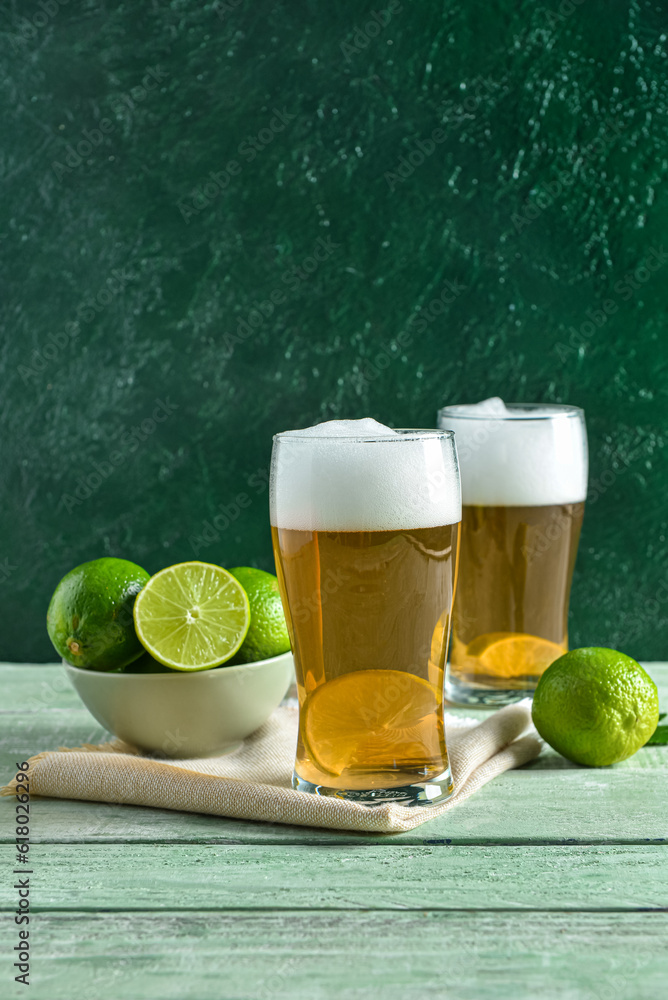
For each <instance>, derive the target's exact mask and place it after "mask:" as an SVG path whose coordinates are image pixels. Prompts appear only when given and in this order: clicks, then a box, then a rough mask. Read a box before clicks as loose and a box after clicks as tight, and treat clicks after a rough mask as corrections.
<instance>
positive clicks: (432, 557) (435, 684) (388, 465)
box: [271, 420, 461, 805]
mask: <svg viewBox="0 0 668 1000" xmlns="http://www.w3.org/2000/svg"><path fill="white" fill-rule="evenodd" d="M460 519H461V497H460V487H459V472H458V468H457V455H456V451H455V447H454V440H453V435H452V434H451V433H449V432H447V431H425V430H401V431H395V430H391V429H390V428H389V427H385V426H384V425H382V424H378V423H377V422H376V421H375V420H350V421H329V422H327V423H324V424H320V425H317V426H316V427H311V428H307V429H306V430H302V431H287V432H286V433H283V434H277V435H276V437H275V438H274V449H273V454H272V466H271V525H272V529H271V530H272V537H273V545H274V555H275V558H276V568H277V573H278V581H279V586H280V590H281V597H282V599H283V608H284V610H285V616H286V619H287V623H288V629H289V632H290V638H291V641H292V649H293V653H294V659H295V670H296V675H297V688H298V694H299V736H298V743H297V752H296V760H295V767H294V775H293V782H292V783H293V787H294V788H296V789H298V790H300V791H304V792H313V793H315V794H318V795H331V796H336V797H338V798H342V799H353V800H355V801H357V802H361V803H364V804H367V805H376V804H379V803H382V802H386V801H388V800H392V801H395V802H399V803H401V804H404V805H430V804H435V803H437V802H440V801H443V800H444V799H445V798H447V796H448V795H449V794H450V792H451V790H452V782H451V778H450V767H449V765H448V755H447V750H446V743H445V733H444V727H443V705H444V697H443V689H444V671H445V657H446V651H447V643H448V635H449V630H450V616H451V612H452V600H453V590H454V576H455V565H456V558H457V542H458V536H459V521H460Z"/></svg>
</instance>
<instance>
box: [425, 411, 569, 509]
mask: <svg viewBox="0 0 668 1000" xmlns="http://www.w3.org/2000/svg"><path fill="white" fill-rule="evenodd" d="M570 414H571V415H568V411H567V412H564V411H563V410H559V408H558V407H551V406H545V407H541V408H536V409H532V410H531V411H529V412H527V411H526V410H521V409H513V406H512V404H511V405H510V406H509V407H507V406H506V405H505V403H504V402H503V400H501V399H499V398H498V397H494V398H493V399H486V400H483V402H482V403H476V404H472V405H470V406H464V405H462V406H449V407H447V409H446V410H441V411H440V412H439V426H441V427H442V428H444V429H446V430H450V431H454V432H455V443H456V445H457V453H458V455H459V467H460V471H461V477H462V498H463V501H464V503H465V504H475V505H481V506H482V505H484V506H491V507H494V506H498V507H541V506H546V505H547V504H561V503H577V502H579V501H581V500H584V499H585V497H586V495H587V473H588V460H587V432H586V429H585V426H584V421H581V420H580V419H579V418H578V416H577V415H573V412H572V411H570ZM488 416H489V419H487V417H488ZM472 417H473V418H475V419H471V418H472ZM546 417H550V418H551V419H545V418H546ZM536 418H540V419H536Z"/></svg>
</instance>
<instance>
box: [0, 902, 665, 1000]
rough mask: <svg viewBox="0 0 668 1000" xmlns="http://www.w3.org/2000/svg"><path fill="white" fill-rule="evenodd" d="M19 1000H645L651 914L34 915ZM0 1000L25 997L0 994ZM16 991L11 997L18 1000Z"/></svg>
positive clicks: (657, 949) (658, 945)
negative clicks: (28, 969) (33, 938)
mask: <svg viewBox="0 0 668 1000" xmlns="http://www.w3.org/2000/svg"><path fill="white" fill-rule="evenodd" d="M38 920H39V923H38V924H37V926H38V927H39V937H38V944H37V945H36V952H35V959H34V963H33V984H32V985H31V987H30V990H29V995H30V997H31V1000H92V998H94V1000H119V998H121V997H122V998H123V1000H183V998H185V997H188V998H193V1000H195V998H196V1000H334V998H336V1000H380V998H382V1000H431V998H434V1000H435V998H438V1000H443V998H447V1000H488V998H489V1000H657V998H660V997H663V996H665V986H666V977H667V976H668V949H666V935H667V934H668V915H666V914H658V913H624V914H617V913H607V914H602V913H570V912H569V913H545V914H541V915H540V917H537V915H536V914H535V913H457V912H434V911H420V912H411V913H399V912H392V913H388V912H374V911H371V912H366V913H365V912H359V911H358V912H348V913H346V912H341V911H335V912H325V913H323V912H318V911H311V912H308V913H304V912H299V911H295V912H293V913H289V914H288V913H285V912H278V913H271V912H269V913H262V912H253V913H248V912H246V913H240V912H234V913H202V914H199V915H198V914H192V913H183V912H174V913H164V914H146V913H123V914H116V913H100V914H95V913H82V914H53V913H52V914H42V915H41V916H39V917H38ZM1 959H2V964H1V966H0V976H1V977H2V981H3V983H8V984H9V988H8V989H7V990H6V992H5V993H4V994H3V996H6V997H8V998H11V1000H13V998H15V997H20V996H25V995H27V993H26V991H25V989H24V988H23V987H21V986H18V985H15V984H13V983H11V980H10V978H9V973H10V971H11V969H10V967H9V963H10V961H11V960H10V959H8V958H7V953H6V952H5V954H4V955H2V956H1ZM21 990H23V992H21Z"/></svg>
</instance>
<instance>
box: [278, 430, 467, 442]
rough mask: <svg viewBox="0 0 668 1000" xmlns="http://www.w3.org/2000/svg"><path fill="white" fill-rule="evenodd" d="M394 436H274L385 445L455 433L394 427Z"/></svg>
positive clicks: (282, 433)
mask: <svg viewBox="0 0 668 1000" xmlns="http://www.w3.org/2000/svg"><path fill="white" fill-rule="evenodd" d="M392 430H393V431H394V433H393V434H378V435H373V436H372V437H369V436H367V435H365V434H355V435H347V434H346V435H345V436H344V435H341V434H317V435H316V434H302V433H300V431H298V430H296V431H280V432H279V433H278V434H274V435H273V437H272V440H273V441H282V440H285V439H291V440H293V441H346V442H348V441H352V442H354V443H355V444H385V443H387V442H389V441H392V442H396V441H429V440H440V439H441V438H454V436H455V432H454V431H450V430H445V429H444V428H443V429H442V428H439V427H393V428H392Z"/></svg>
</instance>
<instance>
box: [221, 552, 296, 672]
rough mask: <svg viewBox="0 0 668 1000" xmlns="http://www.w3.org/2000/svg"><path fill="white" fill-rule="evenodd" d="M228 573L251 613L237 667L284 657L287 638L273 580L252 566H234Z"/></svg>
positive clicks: (271, 574) (275, 583)
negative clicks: (245, 597) (237, 586)
mask: <svg viewBox="0 0 668 1000" xmlns="http://www.w3.org/2000/svg"><path fill="white" fill-rule="evenodd" d="M230 573H231V574H232V576H234V577H236V579H237V580H238V581H239V583H240V584H241V586H242V587H243V588H244V590H245V591H246V593H247V594H248V600H249V603H250V610H251V623H250V628H249V629H248V635H247V636H246V639H245V641H244V644H243V646H242V647H241V649H240V650H239V652H238V653H237V656H236V661H237V663H254V662H255V661H256V660H268V659H269V658H270V657H272V656H279V655H280V654H281V653H287V652H288V650H289V649H290V636H289V635H288V626H287V625H286V623H285V615H284V614H283V605H282V603H281V595H280V592H279V589H278V580H277V579H276V577H275V576H274V575H273V573H265V571H264V570H263V569H254V568H253V567H252V566H237V567H236V569H231V570H230Z"/></svg>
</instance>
